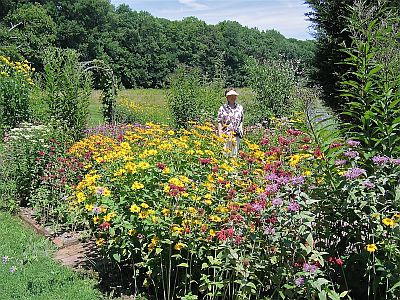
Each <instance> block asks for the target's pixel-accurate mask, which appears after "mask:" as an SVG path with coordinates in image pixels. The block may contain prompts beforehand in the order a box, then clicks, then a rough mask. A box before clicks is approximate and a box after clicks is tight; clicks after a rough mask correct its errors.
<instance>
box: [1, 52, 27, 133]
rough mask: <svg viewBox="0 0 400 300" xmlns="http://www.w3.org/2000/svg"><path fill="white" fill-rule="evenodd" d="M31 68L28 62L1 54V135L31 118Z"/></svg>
mask: <svg viewBox="0 0 400 300" xmlns="http://www.w3.org/2000/svg"><path fill="white" fill-rule="evenodd" d="M30 76H31V69H30V66H29V65H28V64H27V62H13V61H10V60H9V58H7V57H4V56H0V136H3V134H4V132H5V131H7V130H9V129H11V128H13V127H15V126H17V125H18V124H19V123H21V122H23V121H29V120H30V110H29V93H30V91H31V88H32V84H33V82H32V79H31V77H30Z"/></svg>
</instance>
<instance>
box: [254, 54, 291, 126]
mask: <svg viewBox="0 0 400 300" xmlns="http://www.w3.org/2000/svg"><path fill="white" fill-rule="evenodd" d="M247 70H248V73H249V86H250V87H251V88H252V90H253V91H254V92H255V93H256V107H257V108H256V109H257V110H258V112H259V113H258V115H257V119H258V120H257V121H258V122H261V121H264V120H267V119H268V118H270V117H271V116H289V115H291V114H292V113H293V109H294V100H295V93H296V77H295V74H296V68H295V66H294V65H293V64H292V63H290V62H286V61H283V60H268V61H265V62H264V63H260V62H257V61H256V60H249V61H248V63H247Z"/></svg>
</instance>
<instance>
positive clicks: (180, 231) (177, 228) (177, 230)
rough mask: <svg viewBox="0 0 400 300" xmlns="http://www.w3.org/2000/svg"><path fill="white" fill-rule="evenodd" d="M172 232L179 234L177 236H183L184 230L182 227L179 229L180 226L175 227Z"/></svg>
mask: <svg viewBox="0 0 400 300" xmlns="http://www.w3.org/2000/svg"><path fill="white" fill-rule="evenodd" d="M171 230H172V232H174V233H177V234H183V231H184V229H183V228H182V227H179V226H178V225H173V226H172V228H171Z"/></svg>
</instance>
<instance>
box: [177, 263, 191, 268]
mask: <svg viewBox="0 0 400 300" xmlns="http://www.w3.org/2000/svg"><path fill="white" fill-rule="evenodd" d="M178 267H182V268H189V265H188V264H187V263H180V264H179V265H178Z"/></svg>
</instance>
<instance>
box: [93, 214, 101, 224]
mask: <svg viewBox="0 0 400 300" xmlns="http://www.w3.org/2000/svg"><path fill="white" fill-rule="evenodd" d="M99 222H100V218H99V217H98V216H95V217H93V223H94V224H99Z"/></svg>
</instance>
